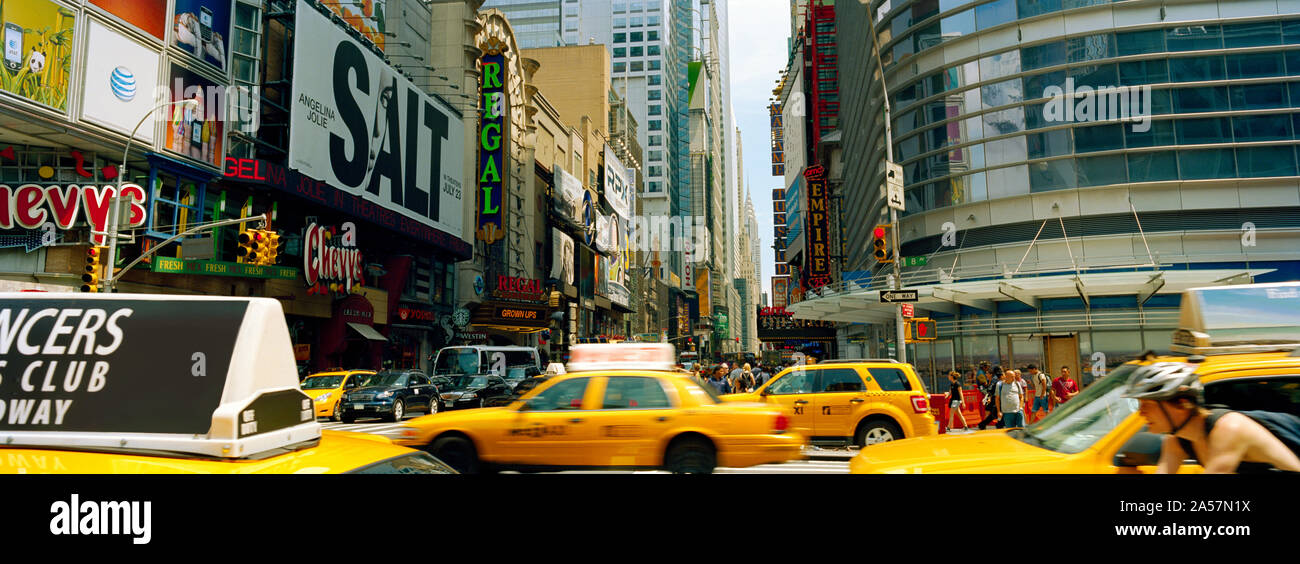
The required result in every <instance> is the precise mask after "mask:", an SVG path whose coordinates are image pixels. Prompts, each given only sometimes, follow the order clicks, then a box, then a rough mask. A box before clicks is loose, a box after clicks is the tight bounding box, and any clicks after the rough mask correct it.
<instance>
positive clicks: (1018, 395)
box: [997, 370, 1025, 429]
mask: <svg viewBox="0 0 1300 564" xmlns="http://www.w3.org/2000/svg"><path fill="white" fill-rule="evenodd" d="M997 397H998V417H1000V418H1001V419H1002V425H1001V427H1002V428H1006V429H1014V428H1017V427H1024V426H1025V382H1024V380H1022V379H1021V378H1020V376H1019V375H1018V374H1016V371H1015V370H1010V371H1007V372H1005V373H1004V374H1003V375H1002V383H1001V384H999V385H998V390H997Z"/></svg>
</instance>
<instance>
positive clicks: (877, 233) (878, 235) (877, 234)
mask: <svg viewBox="0 0 1300 564" xmlns="http://www.w3.org/2000/svg"><path fill="white" fill-rule="evenodd" d="M872 233H873V234H874V235H875V237H876V238H877V239H879V238H881V237H884V236H885V228H884V227H877V228H876V230H875V231H873V232H872Z"/></svg>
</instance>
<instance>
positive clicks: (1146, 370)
mask: <svg viewBox="0 0 1300 564" xmlns="http://www.w3.org/2000/svg"><path fill="white" fill-rule="evenodd" d="M1204 389H1205V388H1204V386H1202V385H1201V381H1200V378H1199V377H1198V376H1197V375H1196V367H1194V366H1191V365H1188V364H1183V363H1181V362H1157V363H1155V364H1149V365H1146V366H1140V367H1138V369H1137V370H1134V371H1133V374H1132V375H1131V376H1129V379H1128V386H1127V390H1126V391H1125V393H1124V397H1126V398H1133V399H1148V400H1155V401H1168V400H1173V399H1176V398H1181V397H1186V398H1189V399H1192V400H1195V401H1196V402H1197V403H1200V400H1201V393H1202V392H1203V391H1204Z"/></svg>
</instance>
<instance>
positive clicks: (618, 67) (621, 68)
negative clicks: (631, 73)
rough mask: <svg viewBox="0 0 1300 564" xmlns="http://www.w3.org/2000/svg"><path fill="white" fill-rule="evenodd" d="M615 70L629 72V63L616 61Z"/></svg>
mask: <svg viewBox="0 0 1300 564" xmlns="http://www.w3.org/2000/svg"><path fill="white" fill-rule="evenodd" d="M614 72H627V63H614Z"/></svg>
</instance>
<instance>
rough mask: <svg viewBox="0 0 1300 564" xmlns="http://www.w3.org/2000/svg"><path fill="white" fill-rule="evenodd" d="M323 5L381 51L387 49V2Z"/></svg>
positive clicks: (359, 0) (348, 0)
mask: <svg viewBox="0 0 1300 564" xmlns="http://www.w3.org/2000/svg"><path fill="white" fill-rule="evenodd" d="M323 4H325V7H326V8H329V9H330V10H331V11H333V12H334V13H336V14H338V15H339V17H341V18H343V21H345V22H348V25H350V26H352V28H353V29H355V30H357V31H359V32H361V35H364V36H366V38H368V39H370V40H371V41H373V42H374V43H375V45H378V46H379V48H380V49H383V48H384V47H385V45H384V40H385V39H386V38H387V36H386V35H384V32H386V31H388V30H386V29H384V20H385V19H387V18H385V13H386V12H387V11H388V2H387V1H386V0H334V1H331V2H324V3H323Z"/></svg>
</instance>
